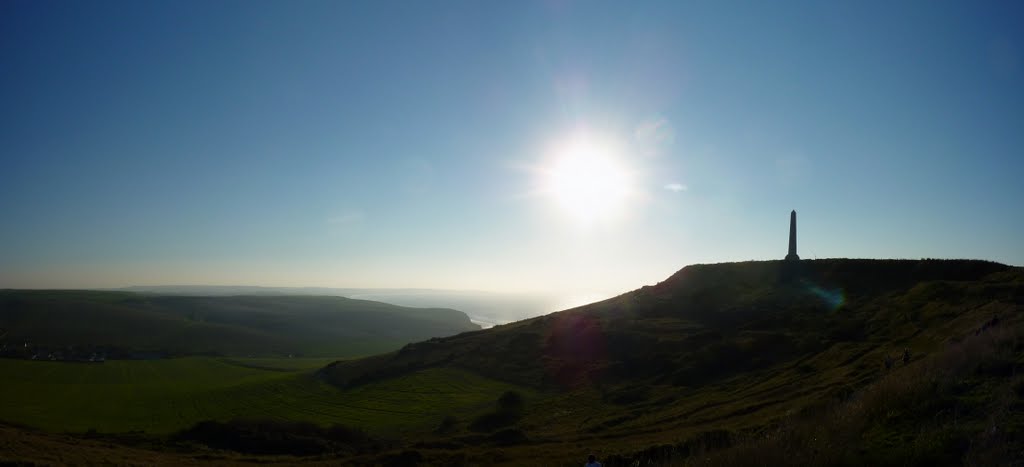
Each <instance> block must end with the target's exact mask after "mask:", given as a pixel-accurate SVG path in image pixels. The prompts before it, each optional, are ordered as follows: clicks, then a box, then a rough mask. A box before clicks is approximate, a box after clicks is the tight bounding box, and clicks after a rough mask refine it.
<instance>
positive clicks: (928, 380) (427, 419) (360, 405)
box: [0, 259, 1024, 467]
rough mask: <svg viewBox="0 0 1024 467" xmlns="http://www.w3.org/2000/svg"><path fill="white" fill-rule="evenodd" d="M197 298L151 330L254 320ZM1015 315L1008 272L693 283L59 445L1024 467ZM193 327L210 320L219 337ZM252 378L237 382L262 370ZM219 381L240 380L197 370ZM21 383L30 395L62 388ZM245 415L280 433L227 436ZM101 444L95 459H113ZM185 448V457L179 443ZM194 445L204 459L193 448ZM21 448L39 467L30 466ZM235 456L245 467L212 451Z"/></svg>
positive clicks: (731, 270) (527, 460)
mask: <svg viewBox="0 0 1024 467" xmlns="http://www.w3.org/2000/svg"><path fill="white" fill-rule="evenodd" d="M105 297H106V299H108V300H113V301H115V302H118V301H120V300H124V299H139V300H143V301H144V302H146V303H148V304H150V305H148V306H149V307H150V308H148V309H149V310H162V309H166V308H174V309H183V308H184V307H185V306H184V305H182V304H180V303H177V302H175V301H174V300H173V299H170V300H169V299H167V298H154V297H145V296H142V297H140V296H132V297H127V296H124V297H119V298H117V299H116V300H115V299H114V297H113V296H105ZM168 300H169V301H168ZM196 300H198V301H191V302H189V305H188V309H190V310H195V311H198V314H197V315H196V316H195V317H186V316H183V315H180V314H178V315H175V314H174V313H166V312H162V314H161V316H176V318H175V319H177V320H183V321H186V322H189V323H200V324H202V325H209V326H235V324H232V323H235V322H236V321H237V320H238V318H237V316H236V314H235V313H241V310H244V309H247V308H246V307H248V306H253V305H251V304H250V302H249V301H248V300H250V299H240V300H239V299H237V298H235V299H233V300H234V301H232V302H231V303H232V305H231V306H230V307H227V306H224V305H213V304H209V303H207V302H204V300H208V299H196ZM1022 305H1024V270H1022V269H1021V268H1016V267H1010V266H1006V265H1002V264H997V263H992V262H985V261H967V260H920V261H917V260H913V261H912V260H847V259H834V260H814V261H801V262H783V261H763V262H745V263H725V264H709V265H694V266H687V267H685V268H683V269H682V270H680V271H679V272H677V273H676V274H674V275H672V276H671V277H669V278H667V279H666V280H664V281H662V282H660V283H658V284H656V285H653V286H647V287H643V288H641V289H637V290H634V291H632V292H629V293H625V294H622V295H620V296H618V297H614V298H611V299H608V300H604V301H601V302H597V303H593V304H590V305H586V306H582V307H578V308H574V309H570V310H565V311H561V312H557V313H552V314H550V315H546V316H542V317H538V318H532V319H527V320H523V321H519V322H515V323H511V324H507V325H501V326H496V327H494V328H491V329H487V330H475V331H469V332H462V333H460V334H457V335H450V336H447V337H431V338H428V339H426V340H422V341H419V342H415V343H411V344H407V345H405V346H403V347H401V348H400V349H398V350H396V351H393V352H390V353H386V354H381V355H375V356H371V357H366V358H361V359H358V360H345V361H336V362H333V363H330V364H328V365H326V366H323V367H320V368H319V369H317V370H315V371H309V372H305V373H304V372H301V371H298V370H289V371H291V372H290V373H281V374H278V375H274V374H268V373H253V374H252V375H251V376H246V378H250V379H249V380H246V381H243V382H239V383H237V384H236V383H230V382H227V381H221V380H214V379H210V378H209V375H207V376H206V378H207V380H203V381H199V380H197V381H195V382H193V383H190V384H191V385H190V386H188V388H185V386H183V384H184V382H183V383H181V385H179V386H181V387H182V388H185V389H188V390H187V391H185V389H182V390H181V393H180V394H178V395H177V396H176V397H177V398H176V399H174V400H176V401H178V400H180V402H181V403H180V407H181V408H180V409H174V410H172V411H169V412H167V415H166V417H172V418H175V420H172V421H168V420H166V419H165V418H166V417H165V416H164V415H159V414H161V413H163V412H160V411H157V410H156V409H152V410H154V412H153V413H154V414H155V415H153V416H154V417H157V418H155V419H152V420H150V421H147V420H146V417H134V419H133V420H132V421H131V422H130V423H128V424H127V425H125V423H124V421H122V419H121V418H123V417H121V418H119V417H117V416H116V413H115V412H109V413H108V412H103V410H102V407H90V408H89V409H88V410H84V409H83V410H75V411H73V412H75V413H79V415H80V416H79V418H77V419H75V420H74V423H75V425H74V426H84V424H87V423H89V419H88V416H87V415H88V414H94V417H95V418H96V419H102V420H106V422H105V423H107V425H105V426H108V427H112V429H113V431H117V427H118V426H122V427H123V426H130V427H132V429H143V430H148V431H149V432H151V433H157V434H159V433H166V432H167V431H168V430H172V429H177V428H180V427H183V426H186V425H187V424H189V423H193V422H194V421H195V420H197V419H199V418H201V417H204V416H206V417H211V418H212V419H215V420H225V417H233V418H234V419H235V420H236V421H234V422H229V423H223V424H219V425H218V424H212V425H210V424H206V425H203V424H198V425H195V427H194V428H192V429H190V430H186V431H182V432H180V433H179V434H177V435H173V436H170V437H167V438H159V439H164V441H159V439H158V440H155V441H154V440H153V439H150V440H149V441H147V442H148V443H150V444H148V445H147V446H148V447H146V449H149V451H146V450H140V449H139V448H138V446H136V445H133V446H132V447H129V448H125V450H124V451H123V453H121V454H118V453H120V451H115V452H113V453H111V452H108V453H107V454H104V455H111V456H114V455H115V454H116V455H117V456H122V454H123V456H122V457H124V458H126V459H127V458H131V459H146V458H147V457H146V456H147V454H146V452H151V453H152V455H151V457H149V459H150V460H149V461H148V462H150V463H154V464H157V463H164V464H179V463H196V462H201V460H202V459H209V460H215V461H217V462H223V463H232V462H236V461H237V462H245V459H259V460H260V462H264V463H283V464H296V463H310V464H318V463H339V462H340V463H345V464H348V465H395V466H398V465H403V466H405V465H467V466H468V465H556V466H557V465H566V466H569V465H578V464H579V463H580V462H581V459H584V458H585V456H586V455H587V454H590V453H594V454H596V455H597V456H598V457H599V458H601V459H602V462H604V465H606V466H610V467H615V466H628V465H669V466H682V465H707V466H719V465H751V466H753V465H837V466H839V465H922V466H923V465H961V464H963V465H1017V464H1019V463H1020V462H1021V461H1024V441H1022V440H1024V436H1021V433H1024V375H1022V374H1021V369H1022V368H1024V332H1022V331H1024V317H1022V315H1021V312H1020V311H1021V307H1022ZM203 310H218V311H217V313H214V314H215V315H216V316H217V317H216V318H213V319H211V315H207V314H205V313H207V311H203ZM218 313H220V314H218ZM244 329H246V330H248V331H250V332H256V333H263V332H265V330H266V329H273V325H271V324H268V323H267V322H262V321H258V320H257V321H253V322H249V324H248V325H247V326H245V327H244ZM260 335H262V334H260ZM258 361H259V360H258V359H254V360H251V361H250V362H251V363H246V364H244V365H243V366H244V367H246V368H249V367H261V364H258V363H255V362H258ZM284 361H287V360H284ZM128 363H131V362H128ZM140 363H141V362H140ZM223 363H230V364H232V365H234V364H235V363H231V362H216V361H207V360H200V361H197V362H196V364H197V365H199V366H201V367H202V368H214V367H216V366H219V365H222V364H223ZM23 364H25V365H47V363H38V362H23ZM50 365H53V364H50ZM268 365H269V364H268ZM65 366H67V365H65ZM86 366H87V365H86ZM19 368H20V369H18V370H16V371H15V372H16V373H19V374H37V377H35V378H36V379H35V380H33V381H34V382H31V383H32V384H39V385H42V386H46V384H48V383H46V381H50V380H59V379H61V378H66V377H69V376H68V371H70V370H67V371H63V370H53V369H42V368H41V367H38V366H32V367H31V368H28V367H24V368H22V367H19ZM126 368H127V367H126ZM132 368H134V367H132ZM76 371H77V373H76V374H78V376H74V378H79V380H80V381H93V379H90V378H93V376H95V375H85V374H83V372H85V373H95V371H91V370H76ZM132 371H134V370H132ZM140 371H141V370H140ZM232 371H234V372H237V373H239V374H242V373H244V374H246V375H248V374H249V373H247V372H245V371H243V370H242V369H232ZM35 372H38V373H35ZM207 373H209V372H207ZM207 373H204V374H207ZM133 374H134V373H133ZM125 378H127V379H124V380H125V381H134V380H131V378H129V377H128V376H126V377H125ZM180 378H181V379H183V380H184V379H187V377H186V376H184V375H183V376H181V377H180ZM26 384H28V383H26ZM212 385H216V386H217V388H216V390H209V391H208V390H205V389H203V388H205V387H207V386H211V387H212ZM22 386H24V387H25V388H28V389H26V390H25V391H21V392H19V390H17V388H18V387H21V386H18V385H12V387H14V388H15V389H12V390H9V391H7V393H5V400H6V401H7V402H6V403H7V404H8V405H9V406H10V407H12V408H11V409H10V410H6V412H9V414H23V415H19V417H21V418H17V417H14V418H12V417H4V416H3V415H4V414H0V419H4V420H7V421H9V422H18V423H29V424H30V425H32V426H35V427H41V428H47V427H53V426H60V423H61V420H60V417H59V416H57V415H54V412H52V411H49V410H48V409H47V408H46V402H45V400H44V399H40V398H39V397H35V396H27V395H23V393H24V392H26V391H29V392H41V391H44V390H52V388H49V389H47V388H48V386H47V387H45V388H41V389H32V388H30V387H29V386H25V385H22ZM42 386H41V387H42ZM96 387H100V386H96ZM145 388H146V391H149V392H148V393H147V395H146V397H145V398H143V397H141V396H138V395H132V389H131V388H130V387H128V386H125V387H123V388H119V389H118V391H121V392H117V393H116V394H118V395H117V397H116V399H118V400H126V401H132V403H134V404H139V407H156V405H146V404H153V403H154V401H159V400H164V399H165V398H166V397H167V396H166V395H164V396H161V395H160V394H161V389H160V388H159V385H147V386H145ZM19 398H21V399H19ZM104 400H106V399H104ZM26 404H28V406H27V407H28V408H23V407H26ZM65 405H68V404H65ZM68 406H69V407H73V404H72V405H68ZM30 409H32V410H35V412H33V411H32V410H30ZM40 411H41V412H40ZM69 411H71V409H69ZM171 412H173V413H171ZM83 414H84V415H83ZM261 417H270V418H273V420H277V421H276V422H275V421H263V422H253V421H239V420H238V419H254V418H256V419H259V418H261ZM33 420H35V421H33ZM304 422H312V423H315V424H318V426H320V427H327V426H333V424H338V423H340V424H343V425H346V426H349V427H352V428H353V429H361V430H367V431H368V432H370V433H371V434H373V436H377V435H378V434H379V435H380V436H383V438H380V440H381V441H380V442H379V444H377V445H375V446H376V447H374V448H367V449H366V450H363V451H353V450H352V449H355V448H351V449H350V448H347V447H345V446H347V445H345V444H344V443H341V444H338V443H340V441H338V440H337V439H336V438H332V436H335V435H331V434H330V433H335V432H336V431H331V430H338V429H337V428H315V427H310V426H305V425H301V424H299V423H304ZM289 423H292V424H291V425H289ZM175 427H177V428H175ZM204 430H205V431H204ZM261 430H262V431H261ZM0 431H4V432H5V433H6V434H12V433H13V435H12V436H13V438H12V439H14V441H13V442H12V443H11V444H10V445H11V446H13V448H12V449H16V451H14V452H16V453H18V454H17V455H15V456H13V457H10V456H9V458H10V459H13V460H18V461H21V460H28V461H40V462H59V461H56V460H54V458H53V455H51V454H49V453H51V452H54V450H55V449H56V448H57V447H59V448H60V449H62V451H58V452H62V453H63V454H62V455H67V456H70V457H69V458H70V459H83V458H84V459H88V458H89V456H91V455H92V454H89V453H95V452H107V451H104V449H107V450H109V449H110V448H109V446H110V444H103V443H96V442H94V441H92V440H88V439H81V438H70V439H68V438H63V437H60V436H56V435H52V434H49V433H44V432H38V431H34V430H31V429H22V428H16V427H11V426H0ZM340 432H341V433H348V431H345V430H341V431H340ZM111 436H113V438H109V439H108V438H103V439H104V440H106V441H111V442H121V441H118V440H119V439H120V438H118V437H117V436H118V435H111ZM160 436H163V435H160ZM183 436H186V437H187V436H192V437H191V438H187V439H189V440H190V441H188V443H192V444H187V443H186V444H181V442H180V441H175V440H178V439H182V437H183ZM204 436H205V438H204ZM232 439H233V440H234V442H235V443H236V444H231V443H229V442H228V441H225V440H229V441H230V440H232ZM240 439H241V440H250V441H251V440H253V439H264V440H280V439H286V440H291V441H289V442H293V445H294V446H296V447H297V449H298V448H300V447H301V448H302V449H306V447H308V446H319V448H318V449H320V450H319V451H316V452H318V453H319V454H317V455H305V456H300V457H286V458H281V457H275V456H271V455H263V454H259V453H254V452H245V451H244V446H241V447H238V446H240V445H239V444H238V441H239V440H240ZM78 443H80V444H78ZM196 443H199V444H196ZM203 444H205V445H206V446H209V448H207V447H197V446H201V445H203ZM36 445H41V446H48V447H52V448H53V449H47V452H46V453H36V452H35V451H33V450H32V449H33V448H32V447H33V446H36ZM232 446H235V447H232ZM304 446H305V447H304ZM338 446H340V447H338ZM236 448H237V449H238V450H239V452H241V454H240V453H237V452H236V453H231V452H228V451H224V450H222V449H229V450H230V449H236ZM282 449H284V451H280V452H278V454H280V453H281V452H285V453H287V452H289V451H288V450H287V449H288V448H287V447H285V448H282ZM295 453H298V451H296V452H295ZM295 453H293V454H295ZM76 456H77V457H76ZM261 456H262V457H261ZM0 460H4V459H3V458H2V457H0ZM1015 463H1016V464H1015Z"/></svg>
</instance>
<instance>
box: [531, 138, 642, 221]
mask: <svg viewBox="0 0 1024 467" xmlns="http://www.w3.org/2000/svg"><path fill="white" fill-rule="evenodd" d="M616 156H617V154H615V151H614V150H613V149H612V147H611V146H610V145H606V144H600V143H599V142H597V141H596V140H592V139H582V138H578V139H575V140H573V141H572V142H570V143H569V144H567V145H565V146H563V147H561V148H559V149H558V150H556V151H555V154H554V155H553V157H552V162H551V165H550V166H548V167H547V168H546V170H544V173H545V176H546V178H545V189H544V191H545V193H547V194H548V195H549V196H551V197H552V198H553V200H554V201H555V202H556V203H557V205H558V206H559V207H560V208H561V209H562V210H564V211H565V212H566V213H567V214H568V215H570V216H572V217H573V218H575V219H577V220H581V221H585V222H591V221H597V220H603V219H608V218H611V217H614V216H615V215H616V214H618V213H619V212H621V210H622V208H623V204H625V201H626V200H627V198H628V197H629V194H630V191H631V189H632V187H631V184H632V181H631V180H630V173H629V172H628V171H627V170H626V169H625V168H624V167H623V166H622V165H621V164H620V162H619V161H618V160H617V159H616Z"/></svg>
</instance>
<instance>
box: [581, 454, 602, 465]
mask: <svg viewBox="0 0 1024 467" xmlns="http://www.w3.org/2000/svg"><path fill="white" fill-rule="evenodd" d="M583 467H601V463H600V462H598V461H597V458H596V457H594V455H593V454H591V455H590V457H588V458H587V463H586V464H585V465H584V466H583Z"/></svg>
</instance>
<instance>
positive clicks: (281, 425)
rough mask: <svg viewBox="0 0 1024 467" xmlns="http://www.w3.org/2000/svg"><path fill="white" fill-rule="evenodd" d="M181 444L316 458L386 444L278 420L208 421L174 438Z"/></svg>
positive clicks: (346, 431) (338, 428)
mask: <svg viewBox="0 0 1024 467" xmlns="http://www.w3.org/2000/svg"><path fill="white" fill-rule="evenodd" d="M174 439H175V440H178V441H195V442H199V443H202V444H205V445H207V446H209V447H212V448H216V449H227V450H231V451H237V452H243V453H248V454H271V455H273V454H288V455H294V456H312V455H317V454H324V453H328V452H346V453H352V454H356V453H366V452H374V451H377V450H379V449H381V448H382V447H383V446H382V443H381V442H380V441H378V440H375V439H373V438H371V437H370V436H369V435H367V434H366V433H364V432H362V431H360V430H357V429H354V428H349V427H345V426H342V425H334V426H332V427H330V428H323V427H320V426H318V425H315V424H313V423H309V422H287V421H278V420H231V421H229V422H226V423H225V422H217V421H212V420H207V421H203V422H199V423H197V424H196V425H195V426H193V427H192V428H189V429H187V430H184V431H182V432H179V433H178V434H177V435H175V436H174Z"/></svg>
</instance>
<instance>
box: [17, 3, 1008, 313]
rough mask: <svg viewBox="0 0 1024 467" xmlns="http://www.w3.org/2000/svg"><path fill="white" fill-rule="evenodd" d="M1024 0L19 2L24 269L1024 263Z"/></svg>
mask: <svg viewBox="0 0 1024 467" xmlns="http://www.w3.org/2000/svg"><path fill="white" fill-rule="evenodd" d="M1022 21H1024V4H1022V3H1020V2H1012V1H1005V2H944V1H927V2H872V1H864V2H819V1H813V2H798V1H793V2H730V1H708V2H703V1H694V2H690V1H675V0H672V1H666V2H602V1H587V2H573V1H541V2H527V1H522V2H519V1H517V2H497V1H495V2H486V1H485V2H481V1H466V2H460V1H447V0H446V1H430V2H414V1H401V2H389V1H373V2H370V1H326V2H319V1H311V0H309V1H299V2H280V1H259V0H253V1H248V0H247V1H232V0H218V1H213V2H211V1H180V0H175V1H161V0H154V1H146V2H134V1H103V0H97V1H89V2H79V1H60V2H54V1H46V0H32V1H22V0H7V1H4V2H0V104H2V105H0V288H3V287H8V288H78V287H120V286H128V285H156V284H213V285H229V284H231V285H266V286H323V287H414V288H443V289H460V290H490V291H499V292H552V291H560V292H564V293H598V294H615V293H620V292H625V291H628V290H632V289H635V288H638V287H640V286H643V285H646V284H653V283H656V282H658V281H659V280H662V279H664V278H666V277H667V276H669V275H671V274H672V273H673V272H675V271H677V270H678V269H680V268H682V267H683V266H685V265H687V264H694V263H715V262H725V261H742V260H752V259H756V260H763V259H781V258H782V257H784V256H785V255H786V248H787V241H788V228H789V212H790V210H792V209H795V210H796V211H797V213H798V223H799V241H800V245H799V254H800V255H801V257H802V258H805V259H811V258H829V257H857V258H924V257H929V258H976V259H987V260H993V261H998V262H1002V263H1007V264H1013V265H1024V242H1022V241H1021V239H1024V208H1022V207H1021V206H1022V201H1024V180H1022V178H1024V28H1021V27H1020V24H1021V23H1022Z"/></svg>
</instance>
